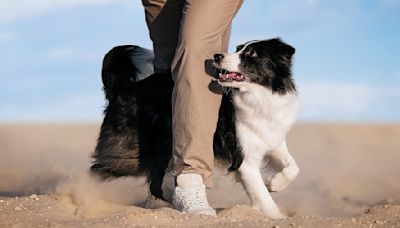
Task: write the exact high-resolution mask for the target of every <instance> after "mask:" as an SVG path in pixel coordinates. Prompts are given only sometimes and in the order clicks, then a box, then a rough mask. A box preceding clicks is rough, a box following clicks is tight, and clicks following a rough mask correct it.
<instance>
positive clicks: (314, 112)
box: [299, 82, 400, 121]
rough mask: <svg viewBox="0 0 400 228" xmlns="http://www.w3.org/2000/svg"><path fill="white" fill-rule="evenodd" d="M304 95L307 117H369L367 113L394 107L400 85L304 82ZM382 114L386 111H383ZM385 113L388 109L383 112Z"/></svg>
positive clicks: (303, 111) (303, 113) (399, 97)
mask: <svg viewBox="0 0 400 228" xmlns="http://www.w3.org/2000/svg"><path fill="white" fill-rule="evenodd" d="M299 91H300V98H301V102H302V105H301V112H300V118H301V119H303V120H311V121H321V120H352V121H359V120H365V119H364V116H365V114H366V113H369V114H371V116H375V117H374V118H375V119H377V118H379V117H378V116H377V114H376V113H378V112H382V111H385V110H379V109H385V108H387V110H386V111H387V112H390V109H393V107H388V106H389V105H390V104H391V105H395V103H396V102H397V103H398V102H399V101H400V88H398V87H384V88H381V87H374V86H371V85H362V84H339V83H329V82H311V83H303V84H301V85H300V86H299ZM380 115H382V113H381V114H380ZM383 115H384V113H383Z"/></svg>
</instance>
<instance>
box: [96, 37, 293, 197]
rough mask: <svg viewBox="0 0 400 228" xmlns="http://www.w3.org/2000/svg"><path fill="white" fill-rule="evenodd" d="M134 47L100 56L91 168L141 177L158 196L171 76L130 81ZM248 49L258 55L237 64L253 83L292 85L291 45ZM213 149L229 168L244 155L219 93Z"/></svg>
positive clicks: (227, 101)
mask: <svg viewBox="0 0 400 228" xmlns="http://www.w3.org/2000/svg"><path fill="white" fill-rule="evenodd" d="M263 42H267V43H263ZM134 47H135V46H130V45H127V46H118V47H115V48H113V49H112V50H111V51H110V52H109V53H108V54H106V56H105V57H104V60H103V69H102V80H103V84H104V92H105V97H106V99H107V101H108V104H107V107H106V109H105V111H104V114H105V117H104V121H103V124H102V126H101V131H100V136H99V138H98V143H97V146H96V149H95V153H94V155H93V158H94V159H95V160H94V162H93V165H92V166H91V171H92V172H93V173H96V174H98V176H100V177H102V178H103V179H109V178H113V177H121V176H146V177H147V181H148V183H149V185H150V191H151V194H152V195H154V196H155V197H157V198H160V199H163V192H162V189H161V186H162V181H163V177H164V174H165V172H166V169H167V166H168V163H169V161H170V159H171V154H172V153H171V152H172V151H171V150H172V129H171V126H172V123H171V122H172V121H171V94H172V89H173V81H172V79H171V75H170V74H154V75H151V76H149V77H148V78H146V79H144V80H142V81H139V82H135V79H134V78H133V72H134V71H135V70H136V68H135V66H134V65H133V64H132V62H131V61H130V59H129V52H130V51H132V48H134ZM247 48H249V49H252V51H255V52H257V56H258V57H259V58H249V56H248V55H247V54H245V53H246V52H243V56H241V60H242V63H241V64H243V66H241V69H242V68H243V69H242V70H244V72H246V76H247V77H249V78H250V80H251V81H252V82H255V83H259V84H261V85H264V86H266V87H268V88H271V89H272V90H273V91H275V92H279V93H282V92H285V91H289V90H292V89H294V84H293V83H292V82H291V77H290V65H291V62H290V58H288V57H287V56H288V55H290V56H291V55H292V54H293V53H294V49H293V48H292V47H290V46H289V45H286V44H284V43H283V42H281V41H280V40H279V39H272V40H268V41H260V42H259V43H255V44H252V45H249V46H248V47H247ZM292 49H293V50H292ZM213 148H214V155H215V158H216V159H217V160H220V161H223V163H225V164H228V166H229V168H228V169H229V171H234V170H237V169H238V168H239V167H240V165H241V163H242V161H243V155H242V153H241V149H240V145H239V143H238V142H237V138H236V129H235V111H234V105H233V103H232V97H231V94H224V95H223V97H222V102H221V107H220V110H219V119H218V123H217V129H216V132H215V134H214V145H213Z"/></svg>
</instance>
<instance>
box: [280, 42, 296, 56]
mask: <svg viewBox="0 0 400 228" xmlns="http://www.w3.org/2000/svg"><path fill="white" fill-rule="evenodd" d="M278 50H279V53H280V54H282V55H287V56H289V57H292V56H293V54H294V53H295V52H296V49H294V47H292V46H290V45H289V44H282V45H279V46H278Z"/></svg>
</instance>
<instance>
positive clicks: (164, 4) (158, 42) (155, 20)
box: [142, 0, 185, 73]
mask: <svg viewBox="0 0 400 228" xmlns="http://www.w3.org/2000/svg"><path fill="white" fill-rule="evenodd" d="M142 3H143V6H144V9H145V14H146V22H147V27H148V29H149V33H150V38H151V40H152V41H153V49H154V72H155V73H166V72H168V73H169V72H170V70H171V62H172V59H173V57H174V55H175V49H176V46H177V44H178V35H179V28H180V24H181V18H182V9H183V5H184V4H185V0H142Z"/></svg>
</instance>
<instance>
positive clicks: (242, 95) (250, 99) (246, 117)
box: [233, 85, 299, 156]
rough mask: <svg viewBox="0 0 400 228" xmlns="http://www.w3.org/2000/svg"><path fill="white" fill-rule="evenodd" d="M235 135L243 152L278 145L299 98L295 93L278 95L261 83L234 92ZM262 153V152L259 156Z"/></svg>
mask: <svg viewBox="0 0 400 228" xmlns="http://www.w3.org/2000/svg"><path fill="white" fill-rule="evenodd" d="M233 103H234V105H235V112H236V134H237V136H238V140H239V142H240V144H241V146H242V147H244V148H243V152H245V153H246V154H247V153H249V152H251V153H255V152H257V153H260V156H264V155H265V153H267V152H268V151H271V150H273V149H274V148H276V147H278V146H280V144H281V143H282V142H283V141H284V140H285V137H286V134H287V132H288V131H289V129H290V127H291V126H292V124H293V122H294V121H295V117H296V114H297V111H298V108H299V100H298V97H297V95H296V94H295V93H287V94H285V95H279V94H278V93H272V91H271V90H270V89H267V88H265V87H263V86H258V85H252V86H251V88H247V89H246V90H245V91H236V92H235V93H234V94H233ZM261 154H262V155H261Z"/></svg>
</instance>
